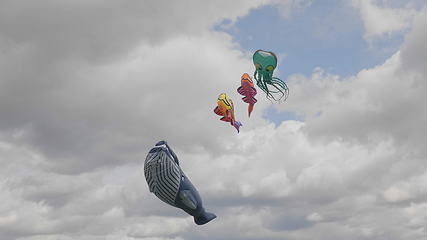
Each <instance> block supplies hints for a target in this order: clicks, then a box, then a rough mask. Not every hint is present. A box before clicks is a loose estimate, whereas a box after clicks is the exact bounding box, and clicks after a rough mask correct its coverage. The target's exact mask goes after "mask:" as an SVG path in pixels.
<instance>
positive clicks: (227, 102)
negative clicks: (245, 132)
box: [214, 93, 242, 132]
mask: <svg viewBox="0 0 427 240" xmlns="http://www.w3.org/2000/svg"><path fill="white" fill-rule="evenodd" d="M217 103H218V106H216V107H215V109H214V112H215V113H216V114H218V115H220V116H222V118H221V119H220V120H222V121H225V122H229V123H230V124H231V126H233V127H235V128H236V129H237V132H240V130H239V128H240V126H242V124H241V123H240V122H239V121H236V119H235V118H234V105H233V101H231V99H230V98H228V96H227V94H225V93H221V94H220V95H219V96H218V101H217Z"/></svg>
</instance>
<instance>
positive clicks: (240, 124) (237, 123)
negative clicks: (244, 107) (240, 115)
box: [233, 121, 242, 133]
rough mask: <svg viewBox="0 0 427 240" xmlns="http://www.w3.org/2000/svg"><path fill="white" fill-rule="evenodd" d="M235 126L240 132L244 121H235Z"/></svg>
mask: <svg viewBox="0 0 427 240" xmlns="http://www.w3.org/2000/svg"><path fill="white" fill-rule="evenodd" d="M233 126H234V127H235V128H236V129H237V133H239V132H240V127H241V126H242V123H241V122H239V121H234V124H233Z"/></svg>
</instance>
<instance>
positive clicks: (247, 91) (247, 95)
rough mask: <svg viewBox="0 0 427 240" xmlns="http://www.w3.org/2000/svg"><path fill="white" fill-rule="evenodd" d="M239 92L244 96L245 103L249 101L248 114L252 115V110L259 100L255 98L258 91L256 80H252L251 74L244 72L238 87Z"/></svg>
mask: <svg viewBox="0 0 427 240" xmlns="http://www.w3.org/2000/svg"><path fill="white" fill-rule="evenodd" d="M237 92H238V93H239V94H240V95H243V96H244V97H243V98H242V100H243V101H244V102H245V103H249V106H248V116H249V117H251V112H252V110H253V109H254V105H255V103H256V102H257V100H256V99H255V95H256V93H257V92H256V89H255V87H254V82H253V81H252V78H251V77H250V76H249V74H247V73H244V74H243V75H242V79H241V86H240V87H239V88H238V89H237Z"/></svg>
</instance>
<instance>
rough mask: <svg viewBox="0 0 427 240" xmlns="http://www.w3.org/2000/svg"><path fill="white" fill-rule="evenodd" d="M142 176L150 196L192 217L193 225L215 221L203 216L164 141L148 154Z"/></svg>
mask: <svg viewBox="0 0 427 240" xmlns="http://www.w3.org/2000/svg"><path fill="white" fill-rule="evenodd" d="M144 175H145V179H146V180H147V184H148V187H149V189H150V192H152V193H154V194H155V195H156V196H157V197H158V198H159V199H160V200H162V201H163V202H165V203H167V204H169V205H171V206H174V207H177V208H181V209H182V210H184V211H185V212H187V213H188V214H190V215H191V216H193V217H194V222H195V223H196V224H197V225H203V224H206V223H208V222H210V221H211V220H212V219H214V218H216V215H215V214H213V213H210V212H206V211H205V209H204V208H203V205H202V199H201V198H200V195H199V193H198V192H197V190H196V188H195V187H194V186H193V184H192V183H191V182H190V179H188V177H187V176H185V174H184V172H183V171H182V169H181V167H180V166H179V161H178V157H177V156H176V154H175V153H174V152H173V151H172V149H171V148H170V147H169V145H168V143H167V142H166V141H160V142H158V143H157V144H156V145H155V146H154V147H153V148H152V149H151V150H150V151H149V153H148V155H147V157H146V158H145V163H144Z"/></svg>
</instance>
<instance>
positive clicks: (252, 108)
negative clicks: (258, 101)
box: [248, 103, 254, 117]
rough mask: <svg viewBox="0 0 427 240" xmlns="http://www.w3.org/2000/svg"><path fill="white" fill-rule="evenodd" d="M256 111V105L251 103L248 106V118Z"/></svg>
mask: <svg viewBox="0 0 427 240" xmlns="http://www.w3.org/2000/svg"><path fill="white" fill-rule="evenodd" d="M253 110H254V104H253V103H249V106H248V117H251V113H252V111H253Z"/></svg>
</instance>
